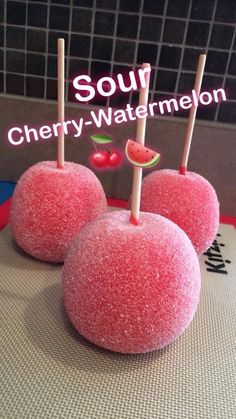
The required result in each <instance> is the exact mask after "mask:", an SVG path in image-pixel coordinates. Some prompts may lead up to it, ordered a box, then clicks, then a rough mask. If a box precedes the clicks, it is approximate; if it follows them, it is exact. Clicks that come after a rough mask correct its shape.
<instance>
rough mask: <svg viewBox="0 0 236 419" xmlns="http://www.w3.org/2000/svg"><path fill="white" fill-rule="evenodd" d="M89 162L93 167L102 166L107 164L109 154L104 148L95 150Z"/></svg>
mask: <svg viewBox="0 0 236 419" xmlns="http://www.w3.org/2000/svg"><path fill="white" fill-rule="evenodd" d="M91 162H92V164H93V165H94V166H95V167H98V168H100V169H101V168H104V167H107V166H109V154H108V153H107V151H105V150H101V151H96V152H95V153H93V154H92V156H91Z"/></svg>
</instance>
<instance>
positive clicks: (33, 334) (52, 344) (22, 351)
mask: <svg viewBox="0 0 236 419" xmlns="http://www.w3.org/2000/svg"><path fill="white" fill-rule="evenodd" d="M219 234H220V235H218V236H217V241H216V242H215V243H214V245H213V246H212V248H211V250H210V251H208V254H206V255H204V256H202V258H201V272H202V293H201V301H200V304H199V308H198V312H197V315H196V316H195V318H194V321H193V322H192V324H191V326H190V327H189V328H188V330H187V331H186V332H185V333H184V335H183V336H181V337H180V338H179V339H178V340H177V341H176V342H174V343H173V344H172V345H170V346H169V347H167V348H166V349H164V350H161V351H159V352H153V353H150V354H145V355H135V356H134V355H119V354H114V353H111V352H108V351H104V350H101V349H99V348H97V347H95V346H93V345H92V344H90V343H89V342H87V341H85V340H84V339H83V338H82V337H80V336H79V335H78V333H76V332H75V331H74V330H73V328H72V327H71V325H70V324H69V322H68V320H67V318H66V315H65V313H64V311H63V308H62V304H61V294H60V272H61V265H56V266H55V265H50V264H47V263H41V262H39V261H36V260H34V259H32V258H30V257H28V256H27V255H25V254H24V253H23V252H22V251H21V250H20V249H19V248H18V247H17V246H16V245H15V244H14V243H13V241H12V239H11V237H10V234H9V229H8V228H5V229H4V230H2V231H1V232H0V298H1V300H0V310H1V334H0V351H1V354H0V358H1V359H0V394H1V396H0V397H1V401H0V418H1V419H10V418H14V419H15V418H17V419H18V418H19V419H27V418H42V419H45V418H50V419H53V418H76V419H80V418H81V419H84V418H85V419H86V418H89V419H107V418H109V419H110V418H114V419H128V418H132V419H139V418H155V419H156V418H161V419H163V418H168V419H172V418H176V419H181V418H185V419H186V418H196V419H201V418H207V419H209V418H212V419H217V418H222V419H230V418H232V419H233V418H234V419H235V418H236V398H235V394H236V230H235V229H234V228H233V227H231V226H227V225H221V226H220V230H219ZM207 269H208V270H207Z"/></svg>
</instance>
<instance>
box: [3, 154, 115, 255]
mask: <svg viewBox="0 0 236 419" xmlns="http://www.w3.org/2000/svg"><path fill="white" fill-rule="evenodd" d="M106 209H107V203H106V197H105V193H104V191H103V188H102V185H101V184H100V182H99V180H98V179H97V177H96V176H95V175H94V173H93V172H92V171H91V170H89V169H88V168H86V167H85V166H82V165H79V164H76V163H70V162H66V163H65V166H64V168H63V169H58V168H57V163H56V162H52V161H45V162H40V163H37V164H35V165H34V166H32V167H30V168H29V169H28V170H27V171H26V172H25V173H24V174H23V175H22V177H21V178H20V180H19V182H18V183H17V186H16V189H15V192H14V194H13V199H12V206H11V212H10V225H11V229H12V233H13V236H14V238H15V240H16V242H17V243H18V245H19V246H20V247H21V248H22V249H23V250H24V251H25V252H27V253H29V254H30V255H32V256H33V257H35V258H38V259H41V260H44V261H49V262H62V261H63V260H64V258H65V255H66V252H67V250H68V247H69V244H70V242H71V240H72V239H73V238H74V237H75V235H76V234H77V233H78V232H79V231H80V229H81V228H82V227H83V226H84V225H85V224H86V223H87V222H89V221H91V220H93V219H94V218H96V217H97V216H98V215H100V214H102V213H103V212H104V211H106Z"/></svg>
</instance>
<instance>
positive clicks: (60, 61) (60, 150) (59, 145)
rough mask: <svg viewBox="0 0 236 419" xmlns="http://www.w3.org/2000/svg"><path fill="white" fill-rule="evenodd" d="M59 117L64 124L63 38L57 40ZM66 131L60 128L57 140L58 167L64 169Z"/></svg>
mask: <svg viewBox="0 0 236 419" xmlns="http://www.w3.org/2000/svg"><path fill="white" fill-rule="evenodd" d="M57 77H58V80H57V88H58V96H57V116H58V122H59V123H60V124H62V123H63V122H64V118H65V115H64V114H65V110H64V109H65V104H64V102H65V41H64V39H63V38H58V40H57ZM64 161H65V156H64V130H63V126H62V125H61V126H59V129H58V140H57V167H58V168H60V169H62V168H63V167H64Z"/></svg>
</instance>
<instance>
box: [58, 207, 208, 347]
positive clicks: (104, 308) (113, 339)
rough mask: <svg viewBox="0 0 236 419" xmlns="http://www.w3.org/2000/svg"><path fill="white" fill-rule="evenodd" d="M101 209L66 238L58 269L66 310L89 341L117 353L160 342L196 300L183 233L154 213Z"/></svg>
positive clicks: (195, 272)
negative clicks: (134, 215)
mask: <svg viewBox="0 0 236 419" xmlns="http://www.w3.org/2000/svg"><path fill="white" fill-rule="evenodd" d="M129 217H130V212H129V211H116V212H113V213H107V214H104V215H102V216H100V217H99V218H97V219H96V220H95V221H93V222H91V223H89V224H87V225H86V227H85V228H84V229H83V230H82V231H81V233H80V234H79V235H78V236H77V237H76V239H75V240H74V241H73V242H72V244H71V247H70V249H69V252H68V254H67V257H66V259H65V265H64V268H63V273H62V294H63V301H64V304H65V308H66V311H67V314H68V316H69V318H70V320H71V322H72V323H73V325H74V327H75V328H76V329H77V331H78V332H79V333H80V334H81V335H83V336H84V337H85V338H87V339H88V340H90V341H91V342H93V343H95V344H97V345H99V346H101V347H103V348H106V349H109V350H112V351H116V352H122V353H143V352H149V351H152V350H156V349H160V348H162V347H164V346H166V345H168V344H169V343H170V342H172V341H173V340H174V339H176V338H177V337H178V336H179V335H181V334H182V333H183V331H184V330H185V329H186V327H187V326H188V325H189V323H190V322H191V320H192V318H193V316H194V313H195V311H196V308H197V303H198V300H199V292H200V270H199V262H198V258H197V255H196V252H195V250H194V248H193V246H192V244H191V242H190V240H189V238H188V237H187V236H186V234H185V233H184V232H183V231H182V230H181V229H180V228H179V227H178V226H177V225H175V224H174V223H172V222H171V221H169V220H167V219H165V218H164V217H161V216H158V215H156V214H150V213H141V214H140V225H138V226H135V225H133V224H131V223H130V222H129Z"/></svg>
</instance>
